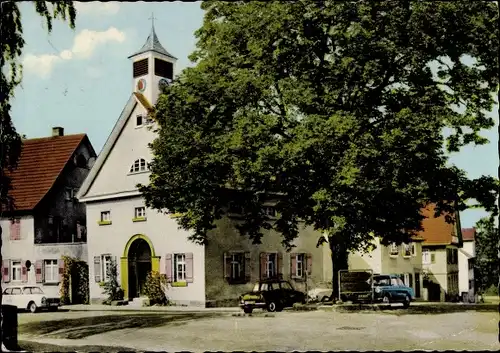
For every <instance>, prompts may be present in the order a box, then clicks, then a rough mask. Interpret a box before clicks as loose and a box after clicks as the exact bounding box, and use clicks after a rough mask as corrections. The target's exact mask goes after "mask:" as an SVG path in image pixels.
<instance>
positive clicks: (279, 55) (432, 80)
mask: <svg viewBox="0 0 500 353" xmlns="http://www.w3.org/2000/svg"><path fill="white" fill-rule="evenodd" d="M201 6H202V8H203V9H204V10H205V17H204V22H203V26H202V27H201V28H200V29H199V30H198V31H197V32H196V37H197V39H198V42H197V47H196V50H195V52H194V53H193V54H192V55H191V56H190V58H191V60H192V61H193V62H194V63H195V66H194V67H191V68H187V69H185V70H184V71H183V72H182V73H181V74H180V75H179V76H178V77H177V78H176V79H175V81H174V83H173V84H172V85H171V86H169V87H167V88H166V89H165V91H164V92H163V93H164V94H162V95H161V96H160V98H159V100H158V102H157V105H156V120H157V123H158V129H157V132H158V137H157V138H156V139H155V140H154V142H153V143H152V144H151V148H152V151H153V153H154V159H153V161H152V163H151V170H152V174H151V177H150V183H149V184H148V185H141V186H140V190H141V191H142V193H143V194H144V196H145V199H146V203H147V205H148V206H149V207H153V208H155V209H158V210H163V211H165V210H166V211H167V212H172V213H182V217H180V218H178V222H179V225H180V226H181V227H183V228H185V229H189V230H191V231H192V237H191V239H192V240H193V241H195V242H200V243H204V242H206V241H207V234H208V231H209V230H210V229H212V228H213V227H214V222H215V221H216V220H217V219H220V218H221V217H223V216H224V215H225V214H226V213H227V205H228V203H230V202H232V203H234V204H236V206H237V207H238V208H241V209H242V212H243V215H244V220H243V222H242V224H241V225H240V226H239V230H240V232H241V234H243V235H248V236H249V237H250V238H251V239H253V241H254V242H256V243H258V242H260V239H261V237H262V235H263V233H262V230H263V229H275V230H277V231H278V232H280V233H281V234H282V235H283V244H284V245H285V246H289V245H290V244H291V243H292V242H293V239H295V238H296V237H297V235H298V224H299V222H301V221H303V222H305V224H307V225H311V226H313V227H315V228H316V229H319V230H322V231H324V232H325V233H327V234H329V235H330V236H331V237H332V239H334V240H335V241H336V242H339V243H343V244H344V245H345V247H346V249H347V250H362V249H366V248H367V247H368V246H369V244H370V242H371V240H372V239H373V237H375V236H377V237H381V239H382V242H383V243H384V244H386V243H389V242H397V243H401V242H403V241H408V240H409V237H411V236H412V235H413V234H415V232H416V231H418V230H419V229H421V228H420V227H421V220H422V218H423V216H422V215H421V213H420V210H421V208H422V206H423V205H426V204H429V203H433V204H436V205H438V207H437V212H438V213H439V212H452V211H454V210H456V209H458V210H463V209H465V208H466V207H468V206H467V205H466V201H467V200H469V199H475V200H477V201H478V202H479V204H480V205H481V206H482V207H485V208H486V210H487V211H490V212H493V213H496V212H497V209H496V206H495V200H496V197H497V195H498V182H497V180H495V179H494V178H492V177H489V176H482V177H480V178H478V179H469V178H468V177H467V175H466V173H465V172H464V171H463V170H460V169H459V168H457V167H455V166H450V165H449V163H448V158H447V155H446V151H458V150H460V148H461V147H462V146H464V145H467V144H485V143H487V142H488V141H487V140H486V139H485V138H484V137H481V136H480V131H481V129H490V128H492V127H493V126H494V121H493V119H492V118H490V117H489V116H488V115H487V114H486V112H488V111H491V109H492V106H493V104H494V96H493V93H494V92H495V91H496V90H497V88H498V75H497V70H498V48H499V47H498V31H499V30H498V27H497V25H496V21H497V20H498V7H497V5H496V4H495V3H493V2H479V1H477V2H470V1H454V2H438V1H436V2H420V1H419V2H410V1H357V2H354V1H351V2H335V1H305V0H304V1H293V2H290V1H286V2H285V1H271V2H257V1H252V2H248V1H236V2H220V1H209V2H203V3H202V5H201ZM432 67H434V68H435V70H434V71H433V69H432ZM445 128H448V130H449V132H450V134H449V136H448V137H444V135H443V132H444V129H445ZM270 198H271V199H274V200H275V201H276V209H277V211H278V217H277V219H276V220H271V219H269V217H268V216H267V215H266V214H265V213H264V211H263V209H262V205H263V203H264V202H265V201H267V200H269V199H270Z"/></svg>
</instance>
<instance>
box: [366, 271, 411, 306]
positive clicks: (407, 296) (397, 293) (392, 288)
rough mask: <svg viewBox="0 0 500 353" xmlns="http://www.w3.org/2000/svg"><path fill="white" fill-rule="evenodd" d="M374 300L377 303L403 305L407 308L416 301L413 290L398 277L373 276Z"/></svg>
mask: <svg viewBox="0 0 500 353" xmlns="http://www.w3.org/2000/svg"><path fill="white" fill-rule="evenodd" d="M373 291H374V293H373V298H374V300H375V302H379V303H383V304H390V303H403V306H404V307H405V308H407V307H409V306H410V303H411V301H412V300H414V299H415V293H414V292H413V288H411V287H408V286H407V285H405V284H404V283H403V281H402V280H401V278H399V276H396V275H375V276H373Z"/></svg>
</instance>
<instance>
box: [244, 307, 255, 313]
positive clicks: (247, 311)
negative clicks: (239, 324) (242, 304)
mask: <svg viewBox="0 0 500 353" xmlns="http://www.w3.org/2000/svg"><path fill="white" fill-rule="evenodd" d="M252 311H253V308H243V312H244V313H245V314H251V313H252Z"/></svg>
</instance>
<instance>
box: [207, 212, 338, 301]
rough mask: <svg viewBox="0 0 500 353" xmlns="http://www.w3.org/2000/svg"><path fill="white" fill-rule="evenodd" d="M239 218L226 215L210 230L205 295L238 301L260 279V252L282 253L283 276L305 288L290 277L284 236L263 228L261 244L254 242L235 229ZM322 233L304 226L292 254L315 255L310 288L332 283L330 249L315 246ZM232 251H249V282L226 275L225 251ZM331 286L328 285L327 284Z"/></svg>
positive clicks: (212, 299)
mask: <svg viewBox="0 0 500 353" xmlns="http://www.w3.org/2000/svg"><path fill="white" fill-rule="evenodd" d="M237 222H238V221H237V220H234V219H230V218H223V219H222V220H220V221H219V222H218V223H217V228H216V229H214V230H213V231H211V232H210V234H209V237H208V239H209V241H208V244H207V245H206V248H205V266H206V277H205V283H206V298H207V300H210V301H214V300H216V301H223V300H235V299H237V298H238V296H239V295H241V294H242V293H244V292H245V291H248V290H251V289H252V288H253V285H254V283H255V282H256V281H258V280H259V278H260V253H261V252H274V251H276V252H281V253H282V254H283V266H282V274H283V279H285V280H289V281H290V283H291V284H292V286H294V287H295V288H296V289H298V290H302V291H304V290H305V283H304V282H301V281H295V280H292V279H291V278H290V254H289V253H286V250H285V248H283V246H282V245H281V235H279V234H278V233H276V232H272V231H264V232H265V233H264V236H263V238H262V244H259V245H253V244H252V243H251V241H250V240H248V238H247V237H242V236H240V235H239V233H238V231H237V230H236V229H235V228H234V226H235V224H236V223H237ZM320 235H321V234H320V233H319V232H317V231H314V230H313V229H312V228H310V227H308V228H304V227H303V226H301V229H300V233H299V236H298V238H297V239H296V241H295V243H294V244H295V245H296V247H295V248H293V250H292V251H291V253H310V254H311V255H312V267H311V272H312V273H311V276H310V277H309V280H308V289H312V288H315V287H322V288H323V287H325V286H327V284H326V283H325V282H331V273H332V269H331V261H330V250H329V248H328V245H327V244H325V245H323V246H320V247H319V248H317V247H316V244H317V241H318V238H319V236H320ZM229 251H245V252H247V251H248V252H250V256H251V259H250V260H251V266H250V269H251V276H250V281H249V282H248V283H246V284H229V283H227V281H226V279H225V278H224V253H225V252H229ZM327 288H329V287H327Z"/></svg>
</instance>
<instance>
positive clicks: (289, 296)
mask: <svg viewBox="0 0 500 353" xmlns="http://www.w3.org/2000/svg"><path fill="white" fill-rule="evenodd" d="M305 301H306V295H305V294H304V293H302V292H299V291H297V290H295V289H293V287H292V285H291V284H290V283H289V282H287V281H283V280H264V281H259V282H257V283H256V284H255V286H254V288H253V290H252V291H251V292H248V293H245V294H243V295H241V296H240V307H241V308H243V311H244V312H245V313H247V314H250V313H251V312H252V311H253V309H255V308H259V309H267V311H271V312H274V311H281V310H283V308H286V307H291V306H293V304H294V303H305Z"/></svg>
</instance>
